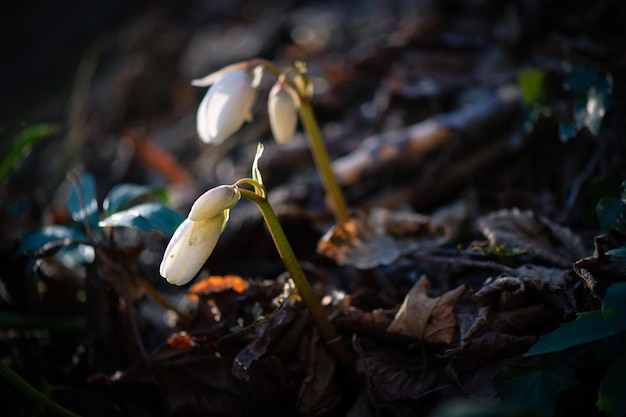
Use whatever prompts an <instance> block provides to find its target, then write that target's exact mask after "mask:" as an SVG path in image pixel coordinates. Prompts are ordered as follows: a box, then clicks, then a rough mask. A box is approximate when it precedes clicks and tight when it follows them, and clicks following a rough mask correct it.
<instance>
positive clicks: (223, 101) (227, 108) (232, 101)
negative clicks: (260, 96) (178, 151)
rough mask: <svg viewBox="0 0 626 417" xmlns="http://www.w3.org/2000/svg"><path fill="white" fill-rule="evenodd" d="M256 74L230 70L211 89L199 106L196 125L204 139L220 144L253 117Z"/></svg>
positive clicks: (246, 70) (238, 69)
mask: <svg viewBox="0 0 626 417" xmlns="http://www.w3.org/2000/svg"><path fill="white" fill-rule="evenodd" d="M254 75H255V74H253V73H252V72H251V71H250V70H248V69H247V68H237V69H233V70H232V71H228V72H226V73H225V74H224V75H223V76H222V77H221V78H219V79H218V80H217V81H216V82H215V83H214V84H213V85H212V86H211V87H210V88H209V90H208V91H207V93H206V94H205V96H204V98H203V99H202V101H201V102H200V106H199V107H198V113H197V120H196V125H197V129H198V135H199V136H200V139H202V141H204V142H206V143H213V144H219V143H222V142H223V141H224V139H226V138H228V137H230V136H231V135H233V134H234V133H235V132H236V131H237V130H239V129H240V128H241V126H242V125H243V123H244V122H245V121H250V120H252V106H253V105H254V101H255V99H256V95H257V88H256V85H255V79H254Z"/></svg>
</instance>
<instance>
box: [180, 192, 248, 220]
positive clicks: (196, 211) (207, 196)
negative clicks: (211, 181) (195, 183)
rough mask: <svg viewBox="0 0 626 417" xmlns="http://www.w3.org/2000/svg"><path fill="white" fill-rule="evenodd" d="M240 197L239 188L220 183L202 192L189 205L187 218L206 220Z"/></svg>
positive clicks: (235, 202)
mask: <svg viewBox="0 0 626 417" xmlns="http://www.w3.org/2000/svg"><path fill="white" fill-rule="evenodd" d="M240 199H241V193H240V192H239V188H237V187H235V186H232V185H220V186H218V187H215V188H211V189H210V190H209V191H207V192H206V193H204V194H202V195H201V196H200V197H198V199H197V200H196V201H195V202H194V203H193V205H192V206H191V210H190V211H189V216H188V217H189V219H191V220H194V221H197V220H206V219H209V218H211V217H215V216H217V215H218V214H220V213H222V212H223V211H224V210H227V209H230V208H232V207H233V206H234V205H235V204H237V202H238V201H239V200H240Z"/></svg>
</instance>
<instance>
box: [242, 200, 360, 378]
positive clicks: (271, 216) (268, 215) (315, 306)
mask: <svg viewBox="0 0 626 417" xmlns="http://www.w3.org/2000/svg"><path fill="white" fill-rule="evenodd" d="M240 192H241V195H242V196H243V197H245V198H247V199H248V200H251V201H252V202H254V203H255V204H256V205H257V206H258V207H259V209H260V210H261V213H262V214H263V218H264V219H265V223H266V224H267V228H268V229H269V232H270V234H271V236H272V239H273V240H274V245H275V246H276V249H277V250H278V254H279V255H280V259H281V260H282V261H283V264H284V265H285V268H286V269H287V271H288V272H289V274H290V276H291V279H292V280H293V282H294V284H295V286H296V288H297V290H298V294H299V295H300V298H302V301H303V302H304V304H305V305H306V307H307V309H308V310H309V313H310V314H311V316H312V318H313V321H314V322H315V324H316V326H317V328H318V329H319V331H320V335H321V336H322V338H323V339H324V341H325V342H326V344H327V346H328V347H329V348H330V349H332V351H333V353H334V354H335V356H336V357H337V359H338V360H339V361H341V362H342V364H343V365H344V366H345V367H346V368H347V369H351V368H352V366H351V363H352V359H351V357H352V355H351V353H350V352H349V351H348V349H347V347H346V346H345V345H344V344H343V343H342V342H341V341H340V339H339V337H338V334H337V331H336V330H335V328H334V326H333V325H332V323H331V322H330V320H328V317H326V315H325V314H324V312H323V311H322V306H321V304H320V302H319V301H318V299H317V298H316V297H315V295H314V294H313V290H311V286H310V285H309V281H308V280H307V278H306V276H305V275H304V272H302V269H301V268H300V264H299V263H298V260H297V259H296V255H295V254H294V253H293V249H292V248H291V245H290V244H289V241H288V240H287V236H286V235H285V232H284V231H283V228H282V226H281V225H280V222H279V221H278V217H276V213H275V212H274V209H273V208H272V206H271V205H270V203H269V202H268V201H267V199H266V198H264V197H261V196H259V195H258V194H256V193H254V192H252V191H249V190H244V189H240Z"/></svg>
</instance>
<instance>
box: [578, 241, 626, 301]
mask: <svg viewBox="0 0 626 417" xmlns="http://www.w3.org/2000/svg"><path fill="white" fill-rule="evenodd" d="M593 243H594V246H595V250H594V252H593V256H589V257H586V258H583V259H579V260H578V261H576V262H574V265H573V268H574V272H576V274H578V276H580V277H581V278H582V279H583V280H584V281H585V284H587V287H588V288H589V289H590V290H591V292H593V294H594V295H595V296H597V297H599V298H602V297H604V293H605V292H606V290H607V288H608V287H610V286H611V285H612V284H614V283H617V282H621V281H624V277H625V276H626V258H624V257H622V256H615V255H612V253H614V252H613V250H615V249H619V248H623V247H624V246H626V236H624V235H623V234H621V233H619V232H617V231H615V230H612V231H610V232H608V233H606V234H603V235H600V236H596V237H595V238H594V240H593Z"/></svg>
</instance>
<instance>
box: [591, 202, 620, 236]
mask: <svg viewBox="0 0 626 417" xmlns="http://www.w3.org/2000/svg"><path fill="white" fill-rule="evenodd" d="M596 214H597V215H598V220H599V221H600V228H601V229H602V230H610V229H616V230H618V231H620V232H624V231H626V204H624V202H623V201H622V200H621V199H619V198H617V197H603V198H602V199H601V200H600V201H599V202H598V204H597V205H596Z"/></svg>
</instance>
